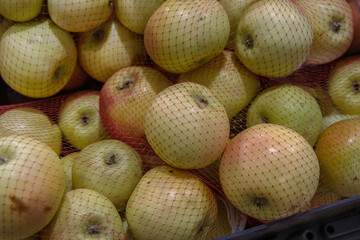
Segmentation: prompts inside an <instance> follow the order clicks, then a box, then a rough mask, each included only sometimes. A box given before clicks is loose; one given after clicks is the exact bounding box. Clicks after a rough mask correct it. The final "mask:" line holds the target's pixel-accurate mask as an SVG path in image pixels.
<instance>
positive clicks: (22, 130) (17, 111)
mask: <svg viewBox="0 0 360 240" xmlns="http://www.w3.org/2000/svg"><path fill="white" fill-rule="evenodd" d="M12 134H23V135H27V136H29V137H32V138H35V139H37V140H39V141H40V142H43V143H46V144H47V145H49V146H50V147H51V148H52V149H53V150H54V151H55V153H56V154H58V155H60V151H61V144H62V133H61V130H60V128H59V126H58V125H57V124H56V123H55V122H53V121H52V120H51V119H50V118H49V117H48V116H47V115H46V114H45V113H44V112H43V111H41V110H39V109H36V108H32V107H18V108H13V109H10V110H8V111H6V112H5V113H3V114H2V115H0V136H9V135H12Z"/></svg>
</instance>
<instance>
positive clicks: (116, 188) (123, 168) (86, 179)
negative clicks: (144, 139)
mask: <svg viewBox="0 0 360 240" xmlns="http://www.w3.org/2000/svg"><path fill="white" fill-rule="evenodd" d="M142 175H143V174H142V162H141V157H140V155H139V154H138V153H137V152H136V151H135V149H133V148H132V147H130V146H129V145H127V144H126V143H123V142H121V141H119V140H115V139H105V140H101V141H98V142H95V143H92V144H90V145H88V146H87V147H85V148H84V149H83V150H81V152H80V155H79V156H78V158H77V159H76V160H75V162H74V164H73V167H72V183H73V184H72V186H73V188H74V189H77V188H86V189H92V190H94V191H97V192H99V193H101V194H103V195H104V196H105V197H107V198H109V200H110V201H111V202H112V203H113V204H114V206H115V207H116V209H118V210H125V207H126V202H127V200H128V199H129V197H130V195H131V193H132V191H133V190H134V188H135V187H136V185H137V183H138V182H139V181H140V178H141V177H142Z"/></svg>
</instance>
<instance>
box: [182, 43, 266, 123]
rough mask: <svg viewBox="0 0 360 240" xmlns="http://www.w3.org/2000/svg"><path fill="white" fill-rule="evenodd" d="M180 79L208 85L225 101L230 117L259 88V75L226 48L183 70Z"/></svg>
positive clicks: (243, 105)
mask: <svg viewBox="0 0 360 240" xmlns="http://www.w3.org/2000/svg"><path fill="white" fill-rule="evenodd" d="M178 81H179V82H185V81H191V82H196V83H199V84H201V85H204V86H206V87H208V88H209V89H210V90H211V91H212V92H213V94H214V95H215V97H217V98H218V99H219V100H220V102H221V103H222V104H223V105H224V107H225V109H226V112H227V114H228V116H229V118H232V117H233V116H234V115H235V114H236V113H238V112H239V111H240V110H241V109H243V108H244V107H245V106H246V105H247V104H248V103H249V102H250V100H252V99H253V98H254V97H255V95H256V94H257V92H258V90H259V89H260V81H259V77H258V76H257V75H255V74H253V73H252V72H250V71H249V70H248V69H247V68H246V67H245V66H244V65H243V64H242V63H241V62H240V61H239V59H238V58H237V57H236V54H235V53H234V52H232V51H226V50H224V51H222V53H220V54H219V55H217V56H216V57H215V58H214V59H212V60H210V61H209V62H207V63H205V64H204V65H202V66H200V67H198V68H196V69H195V70H193V71H190V72H187V73H183V74H180V76H179V78H178Z"/></svg>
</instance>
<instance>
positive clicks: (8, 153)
mask: <svg viewBox="0 0 360 240" xmlns="http://www.w3.org/2000/svg"><path fill="white" fill-rule="evenodd" d="M0 158H1V164H0V173H1V174H0V184H1V186H6V187H3V188H1V190H0V211H1V213H2V214H3V217H1V218H0V224H1V230H0V235H1V239H3V240H8V239H9V240H10V239H21V238H26V237H30V236H31V235H33V234H35V233H37V232H39V231H40V230H41V229H43V228H44V227H45V226H46V225H47V224H48V223H49V222H50V221H51V219H52V218H53V217H54V215H55V213H56V211H57V209H58V207H59V205H60V202H61V198H62V196H63V194H64V189H65V173H64V168H63V166H62V164H61V162H60V159H59V157H58V156H57V154H56V153H55V152H54V151H53V150H52V149H51V148H50V147H49V146H48V145H46V144H45V143H42V142H39V141H38V140H36V139H33V138H31V137H28V136H24V135H11V136H7V137H1V138H0ZM4 162H5V163H4Z"/></svg>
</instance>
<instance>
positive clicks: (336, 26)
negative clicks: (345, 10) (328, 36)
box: [331, 21, 341, 33]
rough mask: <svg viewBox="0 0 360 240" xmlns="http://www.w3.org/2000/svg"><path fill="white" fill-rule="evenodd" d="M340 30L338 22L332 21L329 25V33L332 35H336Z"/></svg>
mask: <svg viewBox="0 0 360 240" xmlns="http://www.w3.org/2000/svg"><path fill="white" fill-rule="evenodd" d="M340 28H341V23H340V22H338V21H333V22H332V23H331V31H333V32H334V33H338V32H339V31H340Z"/></svg>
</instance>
